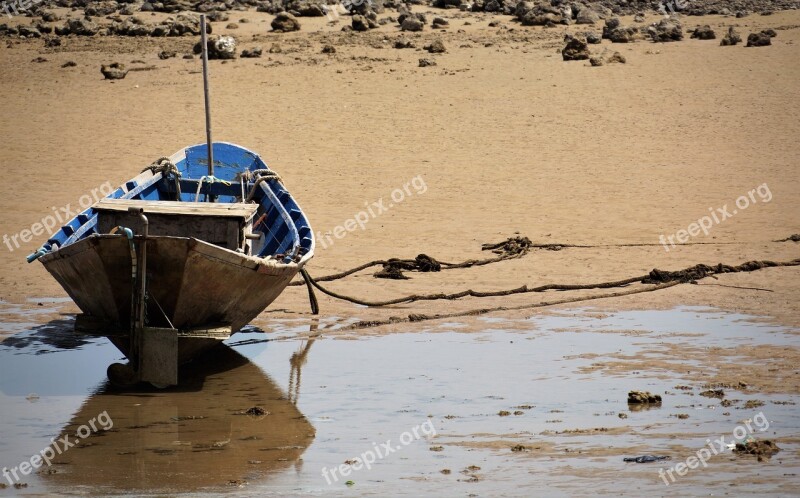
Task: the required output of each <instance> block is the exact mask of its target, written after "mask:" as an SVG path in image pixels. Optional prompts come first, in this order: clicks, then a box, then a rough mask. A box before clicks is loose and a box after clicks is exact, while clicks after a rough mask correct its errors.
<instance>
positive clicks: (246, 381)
mask: <svg viewBox="0 0 800 498" xmlns="http://www.w3.org/2000/svg"><path fill="white" fill-rule="evenodd" d="M3 306H4V307H5V308H4V309H1V310H0V313H2V314H3V316H4V317H10V319H9V320H4V325H3V330H8V331H14V332H16V333H15V335H14V336H12V337H10V338H8V339H6V340H5V341H3V342H2V344H0V433H2V434H3V437H2V439H0V466H5V467H9V468H12V467H15V466H18V465H19V463H20V462H22V461H23V460H27V459H29V458H30V456H31V455H34V454H36V453H39V452H40V451H41V450H43V449H44V448H46V447H47V446H48V444H51V438H60V437H63V436H64V435H65V434H75V433H76V431H77V430H79V429H80V426H82V425H86V424H89V422H90V421H91V420H92V419H93V418H94V419H95V420H96V421H97V423H98V425H99V422H100V421H102V420H101V419H99V418H98V415H100V414H102V413H104V412H105V413H107V415H108V418H110V419H111V420H113V427H112V428H111V429H110V430H109V431H100V430H98V431H96V432H95V431H92V433H91V435H88V437H86V439H85V440H83V441H82V444H81V445H77V446H75V447H73V448H70V449H69V450H67V451H65V452H64V453H63V454H62V455H59V456H58V457H57V458H55V459H54V460H53V465H52V466H51V467H49V469H54V470H49V471H48V473H38V474H31V475H28V476H25V477H24V478H23V479H22V481H23V482H25V483H27V484H28V487H27V488H24V489H22V490H14V489H11V488H9V489H6V490H0V496H3V495H11V494H15V493H22V494H28V495H45V494H50V493H66V492H70V493H79V494H87V493H88V494H136V495H140V494H155V493H159V492H161V493H190V494H206V493H208V494H214V493H216V492H219V491H224V492H226V493H232V494H241V495H242V496H245V495H252V494H258V495H275V496H286V495H372V496H385V495H399V494H405V495H421V494H428V495H431V494H432V495H440V496H466V495H469V494H476V495H507V496H528V495H530V494H531V493H532V492H533V491H535V494H537V495H544V496H562V495H563V496H567V495H569V496H574V495H595V494H620V493H622V494H625V493H629V494H636V495H641V494H643V493H649V494H653V493H655V494H658V495H661V494H680V495H708V494H724V493H732V494H743V493H758V494H765V493H773V494H777V495H792V494H796V493H797V492H798V491H799V489H798V485H797V482H798V479H797V474H799V473H800V441H798V440H797V438H796V437H795V436H796V434H797V432H798V429H799V428H800V413H799V412H798V410H797V409H796V405H794V404H793V403H796V402H797V401H798V400H797V399H796V398H797V396H795V395H793V394H775V395H765V394H762V393H757V392H749V391H745V392H742V391H740V390H730V389H725V390H726V393H727V394H728V398H733V399H738V400H741V402H739V403H737V404H735V405H734V406H732V407H728V408H726V407H722V406H721V405H720V402H719V400H718V399H710V398H706V397H701V396H698V395H697V394H698V393H699V392H700V391H701V389H700V386H701V385H702V384H703V383H705V381H704V380H703V376H702V375H701V374H702V372H703V369H704V368H709V367H707V366H706V365H705V361H704V359H703V357H702V356H700V357H697V356H692V357H689V358H687V359H686V360H685V361H683V362H682V364H683V365H688V366H689V368H688V370H687V372H686V373H685V374H683V373H680V372H675V371H665V370H664V368H663V366H654V367H653V368H643V369H641V370H638V371H633V372H627V371H608V370H603V369H593V368H592V365H593V364H595V363H597V362H598V361H602V360H603V358H605V357H609V355H614V356H613V359H614V360H615V361H616V360H618V358H619V357H620V356H619V355H624V356H623V357H630V358H634V357H636V358H639V359H642V358H645V359H646V358H649V357H652V358H653V359H654V360H656V359H663V357H664V349H663V348H664V347H665V346H666V345H673V344H685V345H686V346H687V347H691V348H706V347H711V346H713V347H720V346H723V347H732V346H738V345H743V344H745V345H746V344H769V345H785V346H790V347H797V346H798V339H797V337H798V336H797V335H795V334H793V333H792V332H795V331H791V330H787V329H785V328H782V327H779V326H775V325H773V324H770V323H768V322H765V321H764V320H759V319H756V318H755V317H748V316H744V315H737V314H729V313H724V312H722V311H719V310H712V309H706V308H679V309H675V310H668V311H621V312H615V313H599V312H596V311H593V310H590V309H584V310H572V311H569V312H560V313H555V314H546V315H536V316H534V317H532V318H529V319H527V320H522V321H520V320H515V321H509V320H504V319H502V318H498V317H491V318H485V319H482V320H481V323H483V324H485V327H484V328H483V330H482V331H480V332H473V333H467V332H458V329H459V327H458V326H459V325H460V324H436V325H433V326H430V325H429V327H430V328H426V329H422V330H416V331H413V332H412V331H409V332H408V333H397V334H391V335H384V336H370V337H364V338H360V339H355V340H352V339H350V340H347V339H343V338H336V339H334V338H326V337H325V326H326V325H325V324H323V325H320V326H319V327H317V326H316V325H313V324H312V325H310V324H309V322H308V321H307V320H302V319H301V320H285V321H276V320H272V321H268V322H265V323H264V324H263V325H264V326H265V328H266V327H268V328H269V329H270V330H277V331H279V332H278V333H277V334H269V335H265V334H264V332H263V331H261V330H260V329H257V328H255V327H251V328H248V329H247V330H245V331H244V332H243V333H240V334H237V335H235V336H234V337H233V338H231V340H229V341H228V344H229V348H228V349H225V350H221V351H218V352H217V356H215V359H214V360H206V361H207V363H208V365H207V366H205V367H198V368H194V369H192V370H191V371H187V372H184V374H183V375H185V378H186V379H187V385H186V386H184V387H182V388H181V389H170V390H165V391H157V390H146V391H143V392H136V393H118V392H115V391H113V390H112V389H109V388H108V386H107V383H106V380H105V368H106V366H107V365H108V364H109V363H112V362H114V361H117V360H119V358H120V357H121V354H120V353H119V352H118V351H117V350H116V349H115V348H114V347H113V346H111V345H110V343H108V342H107V341H106V340H105V339H87V340H76V338H75V337H74V336H72V333H71V325H72V324H71V317H69V316H63V317H59V318H57V319H55V320H53V319H50V321H49V322H47V323H44V324H39V325H36V322H37V320H38V319H40V318H41V317H44V316H51V315H52V314H53V313H54V311H56V310H55V309H54V308H52V306H57V303H47V306H48V307H46V309H44V310H43V309H42V308H37V309H35V310H33V311H26V310H25V309H23V308H19V307H11V306H8V305H3ZM315 329H316V333H318V334H320V335H319V336H318V337H316V338H315V339H314V338H312V339H310V340H309V339H308V338H307V336H308V335H309V333H310V332H313V330H315ZM267 338H275V339H274V340H264V339H267ZM587 355H589V356H587ZM591 355H600V356H591ZM212 363H217V364H216V365H211V364H212ZM645 365H646V363H645ZM679 384H681V385H688V386H690V387H692V388H693V389H691V390H681V389H676V388H675V386H676V385H679ZM633 389H635V390H647V391H651V392H653V393H656V394H661V395H662V396H663V397H664V402H663V404H662V405H661V406H659V407H654V408H651V409H645V410H639V411H637V410H634V409H633V408H635V407H629V405H628V404H627V402H626V399H627V392H628V391H629V390H633ZM751 399H752V400H756V399H757V400H760V401H762V402H764V403H765V405H763V406H760V407H755V408H751V409H745V408H743V404H744V402H746V401H747V400H751ZM775 402H779V403H792V404H775ZM254 406H258V407H261V408H263V409H265V410H266V411H267V412H268V413H267V414H263V415H247V414H245V412H246V411H247V409H248V408H251V407H254ZM501 411H508V412H509V414H508V415H504V416H500V415H499V413H500V412H501ZM619 413H624V414H626V415H627V418H624V419H623V418H620V417H619ZM678 413H682V414H687V415H689V418H687V419H678V418H676V417H675V415H677V414H678ZM759 414H763V416H762V415H759ZM757 417H758V418H757ZM762 417H763V418H762ZM744 420H747V421H749V423H750V427H751V429H748V430H747V435H749V436H753V437H756V438H759V439H762V438H765V437H769V438H778V439H779V445H780V446H781V448H782V451H781V452H780V453H779V454H778V455H776V456H774V457H773V458H772V459H771V460H768V461H766V462H761V463H759V462H756V461H755V459H754V458H753V457H736V456H734V455H732V454H731V453H730V452H727V451H726V452H725V453H721V454H719V455H715V456H713V457H712V458H710V459H709V460H708V468H703V467H699V468H698V469H694V470H691V471H689V472H688V474H687V475H685V476H683V477H677V479H676V481H675V482H672V483H671V484H670V487H667V486H665V484H664V482H663V481H662V480H661V479H660V478H659V474H658V470H659V468H664V469H667V468H669V467H671V466H673V465H675V464H676V463H679V462H682V461H684V460H685V459H686V458H687V457H689V456H691V455H693V454H695V452H696V451H697V450H700V449H701V448H703V447H704V446H705V445H706V444H707V443H706V441H707V439H718V438H719V437H721V436H724V437H725V438H726V442H728V443H730V442H732V441H733V435H732V433H733V431H734V429H736V427H737V426H743V422H742V421H744ZM767 425H768V426H769V427H768V428H767ZM743 427H744V426H743ZM575 429H582V430H591V429H599V430H595V431H589V432H588V433H587V432H586V431H584V433H577V434H575V433H572V434H570V433H564V432H563V431H567V430H575ZM760 429H767V430H764V431H762V430H760ZM87 431H88V429H87ZM434 432H435V435H434ZM781 438H783V441H780V440H781ZM387 441H390V443H389V445H388V446H390V447H392V448H393V449H395V450H394V451H392V452H391V453H389V454H385V455H384V454H383V453H385V452H386V451H387V450H386V449H382V448H385V447H386V446H385V444H386V442H387ZM87 443H88V444H87ZM514 446H522V447H524V448H522V451H512V449H511V448H512V447H514ZM379 452H380V453H379ZM641 454H657V455H669V456H671V457H672V460H671V461H669V462H665V463H663V464H662V463H657V464H655V463H654V464H635V463H624V462H623V461H622V458H623V456H638V455H641ZM379 455H380V456H379ZM359 456H363V457H364V458H366V459H374V462H373V463H371V464H370V467H371V468H370V469H366V468H363V466H362V468H361V469H360V470H352V469H351V470H350V473H349V474H348V475H347V476H341V475H339V474H338V472H341V471H340V470H339V471H337V474H336V475H335V476H334V475H332V474H331V469H333V468H335V467H339V466H340V465H342V464H343V463H344V462H345V461H346V460H348V459H353V458H356V457H359ZM471 466H475V467H480V468H479V469H476V468H474V467H472V468H470V467H471ZM323 469H327V476H328V477H327V478H326V477H325V475H323ZM443 469H449V470H450V473H449V474H444V473H442V472H441V471H442V470H443ZM346 470H347V468H346V467H345V471H346ZM51 472H52V473H51ZM346 481H352V483H351V485H350V486H348V485H346ZM0 482H2V481H0ZM6 482H8V481H6Z"/></svg>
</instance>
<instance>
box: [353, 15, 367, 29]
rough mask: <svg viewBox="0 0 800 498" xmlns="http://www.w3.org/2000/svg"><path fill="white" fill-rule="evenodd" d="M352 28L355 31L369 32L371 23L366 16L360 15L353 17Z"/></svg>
mask: <svg viewBox="0 0 800 498" xmlns="http://www.w3.org/2000/svg"><path fill="white" fill-rule="evenodd" d="M351 26H352V27H353V30H355V31H369V22H367V19H366V18H365V17H364V16H361V15H358V14H356V15H354V16H353V20H352V23H351Z"/></svg>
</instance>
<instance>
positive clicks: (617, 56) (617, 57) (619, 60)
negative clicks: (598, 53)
mask: <svg viewBox="0 0 800 498" xmlns="http://www.w3.org/2000/svg"><path fill="white" fill-rule="evenodd" d="M606 62H608V63H609V64H625V63H626V62H628V61H627V60H626V59H625V56H624V55H622V54H621V53H619V52H614V53H613V54H612V55H611V57H609V58H608V59H606Z"/></svg>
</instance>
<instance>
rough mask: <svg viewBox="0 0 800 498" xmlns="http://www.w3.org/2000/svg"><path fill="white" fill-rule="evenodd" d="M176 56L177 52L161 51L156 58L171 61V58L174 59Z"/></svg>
mask: <svg viewBox="0 0 800 498" xmlns="http://www.w3.org/2000/svg"><path fill="white" fill-rule="evenodd" d="M177 55H178V54H177V52H174V51H171V50H170V51H167V50H162V51H161V52H159V53H158V58H159V59H161V60H162V61H163V60H167V59H171V58H173V57H175V56H177Z"/></svg>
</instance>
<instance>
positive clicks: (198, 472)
mask: <svg viewBox="0 0 800 498" xmlns="http://www.w3.org/2000/svg"><path fill="white" fill-rule="evenodd" d="M293 363H294V362H293ZM298 375H299V372H298ZM292 383H293V384H294V381H293V382H292ZM293 387H294V386H293ZM145 389H146V390H144V391H136V392H124V391H117V390H115V388H113V387H111V386H110V384H106V385H105V386H104V387H102V388H101V389H100V390H99V391H98V392H97V393H96V394H94V395H92V396H91V397H90V398H89V399H88V400H87V401H86V402H85V403H84V404H83V406H82V407H81V408H80V410H79V411H78V413H77V414H75V416H74V417H73V418H72V420H71V421H70V423H69V425H67V426H66V427H64V429H63V431H62V433H61V435H60V436H59V438H63V437H64V436H66V435H69V437H70V441H71V442H74V441H75V440H76V439H79V436H76V434H79V435H80V434H86V432H87V431H88V430H89V428H88V426H89V425H90V422H91V421H92V420H93V419H94V420H95V421H96V422H95V426H96V427H97V428H98V431H97V432H93V433H92V434H91V435H89V436H88V437H87V438H86V439H84V440H81V441H80V443H79V444H76V445H75V446H74V447H73V448H70V449H69V450H67V451H65V452H63V453H62V454H61V455H58V456H56V458H54V459H53V465H52V466H51V467H50V469H51V470H49V472H54V473H50V474H47V475H45V476H43V477H44V478H45V480H46V482H47V484H48V485H52V487H53V489H56V488H58V489H62V490H63V489H73V490H76V489H83V490H85V491H88V492H91V493H98V492H99V493H103V492H108V493H120V492H123V493H126V492H127V493H135V492H148V493H154V492H186V491H195V492H197V491H203V490H208V491H211V490H214V489H220V488H222V487H229V486H230V485H239V484H243V483H244V482H247V481H251V480H256V479H259V478H263V477H264V476H265V475H267V474H269V473H271V472H275V471H280V470H284V469H287V468H289V467H291V466H293V465H294V466H299V465H302V459H300V456H301V455H302V454H303V451H304V450H305V448H306V447H307V446H308V445H309V444H311V442H312V440H313V439H314V427H313V426H312V425H311V424H310V423H309V422H308V420H307V419H306V418H305V416H304V415H303V414H302V413H300V411H299V410H298V409H297V407H296V406H295V404H294V402H296V392H294V393H290V396H291V397H292V398H294V402H293V401H292V400H290V399H289V398H288V397H287V395H286V393H284V392H283V391H282V390H281V389H280V387H278V385H276V383H275V382H274V381H273V380H272V379H270V378H269V376H267V375H265V374H264V372H262V371H261V370H260V369H259V368H258V367H257V366H256V365H254V364H253V363H251V362H250V361H249V360H248V359H247V358H245V357H244V356H242V355H240V354H239V353H237V352H236V351H234V350H233V349H231V348H230V347H228V346H225V345H220V346H218V347H217V348H215V349H214V350H212V351H210V352H209V354H207V355H204V356H203V357H200V358H198V359H197V360H195V361H194V362H192V363H191V364H190V365H188V366H187V368H186V370H185V371H182V372H181V385H180V386H179V387H175V388H171V389H167V390H155V389H147V388H145ZM103 414H107V416H108V418H110V419H111V421H113V426H112V427H111V428H110V429H109V430H107V431H102V430H99V429H102V427H103V426H104V425H103V422H106V420H105V419H104V417H103ZM107 425H108V424H107ZM81 426H87V428H84V429H83V430H82V432H80V433H79V431H80V430H81Z"/></svg>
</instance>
